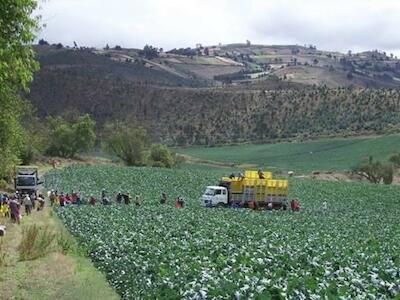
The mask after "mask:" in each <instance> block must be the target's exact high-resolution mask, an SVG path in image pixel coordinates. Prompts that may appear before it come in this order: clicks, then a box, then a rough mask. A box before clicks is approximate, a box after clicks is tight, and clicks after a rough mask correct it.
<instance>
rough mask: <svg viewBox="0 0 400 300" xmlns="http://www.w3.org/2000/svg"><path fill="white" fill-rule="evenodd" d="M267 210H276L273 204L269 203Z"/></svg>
mask: <svg viewBox="0 0 400 300" xmlns="http://www.w3.org/2000/svg"><path fill="white" fill-rule="evenodd" d="M267 208H268V209H269V210H271V209H273V208H274V206H273V204H272V202H269V203H268V204H267Z"/></svg>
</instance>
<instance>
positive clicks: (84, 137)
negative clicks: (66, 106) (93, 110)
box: [46, 115, 96, 158]
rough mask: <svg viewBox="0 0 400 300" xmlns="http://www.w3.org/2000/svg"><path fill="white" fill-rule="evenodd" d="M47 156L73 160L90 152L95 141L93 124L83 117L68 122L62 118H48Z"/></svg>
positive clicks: (87, 116)
mask: <svg viewBox="0 0 400 300" xmlns="http://www.w3.org/2000/svg"><path fill="white" fill-rule="evenodd" d="M48 122H49V129H48V130H49V132H48V136H49V140H48V147H47V150H46V152H47V154H49V155H54V156H61V157H68V158H73V157H75V156H76V154H78V153H83V152H87V151H89V150H91V149H92V148H93V146H94V142H95V140H96V134H95V133H94V126H95V122H94V121H93V120H92V119H91V118H90V116H89V115H84V116H80V117H78V118H76V119H75V120H73V121H71V122H68V121H65V120H64V119H63V118H62V117H57V118H49V119H48Z"/></svg>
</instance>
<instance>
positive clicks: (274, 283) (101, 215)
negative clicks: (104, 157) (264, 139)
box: [47, 167, 400, 299]
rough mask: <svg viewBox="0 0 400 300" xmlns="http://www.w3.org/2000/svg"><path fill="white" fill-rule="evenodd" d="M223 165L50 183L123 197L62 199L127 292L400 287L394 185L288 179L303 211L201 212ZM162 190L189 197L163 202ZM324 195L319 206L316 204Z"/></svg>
mask: <svg viewBox="0 0 400 300" xmlns="http://www.w3.org/2000/svg"><path fill="white" fill-rule="evenodd" d="M219 176H220V171H213V170H202V171H201V170H199V171H195V170H162V169H151V168H116V167H75V168H67V169H65V170H64V171H60V172H56V173H52V174H50V175H49V177H48V178H47V185H48V187H49V188H50V187H51V188H56V189H58V190H60V191H61V190H62V191H69V190H73V189H74V190H78V189H79V190H81V192H82V194H83V195H84V196H89V195H90V194H94V195H99V194H100V191H101V190H102V189H103V188H105V189H106V190H107V191H108V192H109V193H116V192H118V191H120V190H121V191H130V192H131V193H132V194H141V196H142V198H143V205H142V207H140V208H136V207H134V206H126V205H120V206H118V205H112V206H97V207H95V208H93V207H89V206H80V207H66V208H65V209H63V210H61V209H60V210H58V211H57V213H58V215H59V216H60V218H61V220H62V221H63V222H64V224H65V225H66V226H67V228H68V229H69V230H70V231H71V232H72V234H73V235H74V236H76V237H77V239H78V240H79V241H80V243H82V245H84V246H85V247H86V248H87V249H88V251H89V253H90V257H91V259H92V260H93V262H94V264H95V265H96V267H97V268H98V269H99V270H101V271H102V272H104V273H105V274H106V276H107V279H108V281H109V282H110V284H111V285H112V286H113V287H114V288H115V289H116V290H117V291H118V293H119V294H120V295H121V297H122V298H123V299H181V298H186V299H235V298H236V299H285V298H289V299H327V298H328V299H338V298H340V297H342V299H385V298H387V299H389V298H394V297H396V296H397V297H399V295H400V224H399V222H398V216H399V215H400V198H399V196H398V195H399V192H400V188H399V187H397V186H378V185H368V184H356V183H334V182H318V181H309V180H292V181H291V182H290V197H291V198H294V197H296V198H299V199H301V203H302V207H303V208H304V210H303V211H302V212H300V213H291V212H287V211H272V212H255V211H251V210H248V209H206V208H202V207H200V205H199V201H198V198H199V196H200V195H201V192H202V191H203V189H204V187H205V186H206V185H210V184H214V183H215V182H216V181H217V180H218V177H219ZM161 191H166V192H167V193H168V195H169V196H170V198H171V197H175V196H178V195H181V196H184V197H186V199H187V203H188V205H187V207H186V208H184V209H175V208H174V206H173V203H172V202H173V201H172V199H171V200H170V203H168V204H167V205H166V206H161V205H159V204H158V203H159V196H160V193H161ZM324 200H326V201H327V202H328V209H327V210H326V211H324V210H322V209H320V206H321V202H323V201H324Z"/></svg>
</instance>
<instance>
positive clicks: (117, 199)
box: [115, 192, 122, 204]
mask: <svg viewBox="0 0 400 300" xmlns="http://www.w3.org/2000/svg"><path fill="white" fill-rule="evenodd" d="M115 202H117V203H118V204H121V202H122V193H121V192H118V194H117V196H116V197H115Z"/></svg>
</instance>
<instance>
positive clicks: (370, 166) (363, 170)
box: [352, 156, 393, 184]
mask: <svg viewBox="0 0 400 300" xmlns="http://www.w3.org/2000/svg"><path fill="white" fill-rule="evenodd" d="M352 172H353V173H355V174H358V175H360V176H362V177H364V178H366V179H367V180H368V181H369V182H371V183H380V182H382V181H383V183H385V184H391V183H392V181H393V166H392V165H391V164H388V163H381V162H380V161H378V160H374V159H373V157H372V156H370V157H369V158H368V159H367V160H363V161H361V162H360V163H358V164H357V165H356V166H355V167H353V169H352Z"/></svg>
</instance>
